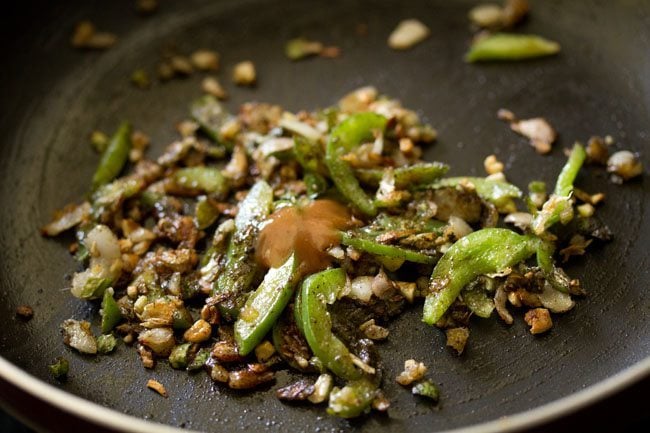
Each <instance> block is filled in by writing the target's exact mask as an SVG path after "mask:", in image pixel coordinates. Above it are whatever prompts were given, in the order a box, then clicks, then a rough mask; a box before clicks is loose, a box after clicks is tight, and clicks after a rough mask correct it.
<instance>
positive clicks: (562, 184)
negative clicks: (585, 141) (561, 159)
mask: <svg viewBox="0 0 650 433" xmlns="http://www.w3.org/2000/svg"><path fill="white" fill-rule="evenodd" d="M586 157H587V152H586V151H585V148H584V146H582V145H581V144H580V143H576V144H574V145H573V149H571V154H570V155H569V159H568V160H567V162H566V164H565V165H564V167H562V171H561V172H560V174H559V176H558V177H557V182H556V184H555V191H554V193H555V195H559V196H563V197H568V196H569V195H571V193H572V192H573V182H574V181H575V180H576V177H577V176H578V172H579V171H580V168H581V167H582V164H583V163H584V162H585V158H586Z"/></svg>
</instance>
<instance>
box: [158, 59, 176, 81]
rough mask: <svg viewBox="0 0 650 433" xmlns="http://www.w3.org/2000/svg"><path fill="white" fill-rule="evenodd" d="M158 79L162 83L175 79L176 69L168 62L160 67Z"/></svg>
mask: <svg viewBox="0 0 650 433" xmlns="http://www.w3.org/2000/svg"><path fill="white" fill-rule="evenodd" d="M158 78H159V79H160V80H161V81H168V80H171V79H172V78H174V68H172V66H171V65H170V64H169V63H168V62H162V63H161V64H159V65H158Z"/></svg>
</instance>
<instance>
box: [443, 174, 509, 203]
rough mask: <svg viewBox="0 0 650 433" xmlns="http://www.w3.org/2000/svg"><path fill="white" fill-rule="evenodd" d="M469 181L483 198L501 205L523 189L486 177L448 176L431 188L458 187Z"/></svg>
mask: <svg viewBox="0 0 650 433" xmlns="http://www.w3.org/2000/svg"><path fill="white" fill-rule="evenodd" d="M466 182H469V183H471V184H472V185H474V187H475V188H476V193H477V194H478V195H479V197H481V198H482V199H483V200H486V201H489V202H491V203H493V204H494V205H495V206H497V207H499V206H502V205H505V204H506V203H507V202H509V201H510V200H512V199H514V198H520V197H521V190H520V189H519V188H517V187H516V186H514V185H513V184H511V183H508V182H501V181H497V180H491V179H486V178H484V177H448V178H445V179H440V180H439V181H437V182H434V183H433V184H432V185H430V187H431V188H444V187H456V186H458V185H460V184H462V183H466Z"/></svg>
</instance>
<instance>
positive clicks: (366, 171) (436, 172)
mask: <svg viewBox="0 0 650 433" xmlns="http://www.w3.org/2000/svg"><path fill="white" fill-rule="evenodd" d="M448 170H449V166H448V165H447V164H443V163H442V162H420V163H416V164H413V165H410V166H407V167H397V168H396V169H395V170H394V171H393V175H394V177H395V187H396V188H399V189H403V188H410V187H413V186H416V185H421V184H427V183H431V182H434V181H435V180H436V179H439V178H441V177H442V176H444V175H445V174H446V173H447V171H448ZM384 172H385V170H383V169H381V170H380V169H376V168H360V169H357V170H356V171H355V174H356V176H357V177H358V178H359V180H360V181H361V182H363V183H365V184H366V185H370V186H375V187H376V186H379V182H381V179H382V177H383V176H384Z"/></svg>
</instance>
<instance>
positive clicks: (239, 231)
mask: <svg viewBox="0 0 650 433" xmlns="http://www.w3.org/2000/svg"><path fill="white" fill-rule="evenodd" d="M272 205H273V189H272V188H271V187H270V186H269V184H268V183H266V182H264V181H259V182H257V183H256V184H255V185H254V186H253V188H251V190H250V191H249V192H248V195H247V196H246V198H245V199H244V200H243V201H242V202H241V204H240V206H239V211H238V212H237V217H236V218H235V232H234V233H233V235H232V237H231V239H230V243H229V244H228V252H227V253H226V263H225V265H224V269H223V271H222V272H221V274H219V277H217V281H216V284H215V286H214V290H213V293H214V295H218V294H229V295H230V296H229V297H228V299H226V300H225V301H224V302H222V303H221V304H219V308H220V310H221V313H222V314H224V315H225V316H227V317H228V318H235V317H237V315H238V314H239V310H240V308H241V307H242V305H243V304H244V302H245V299H243V297H242V295H243V294H244V293H246V292H247V291H248V290H249V288H250V285H251V283H252V282H253V278H254V277H255V273H256V272H257V270H258V265H257V263H256V261H255V259H254V257H253V251H254V248H255V242H256V240H257V233H258V232H259V226H260V224H261V222H262V221H264V220H265V219H266V217H267V216H268V215H269V214H270V212H271V207H272Z"/></svg>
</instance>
